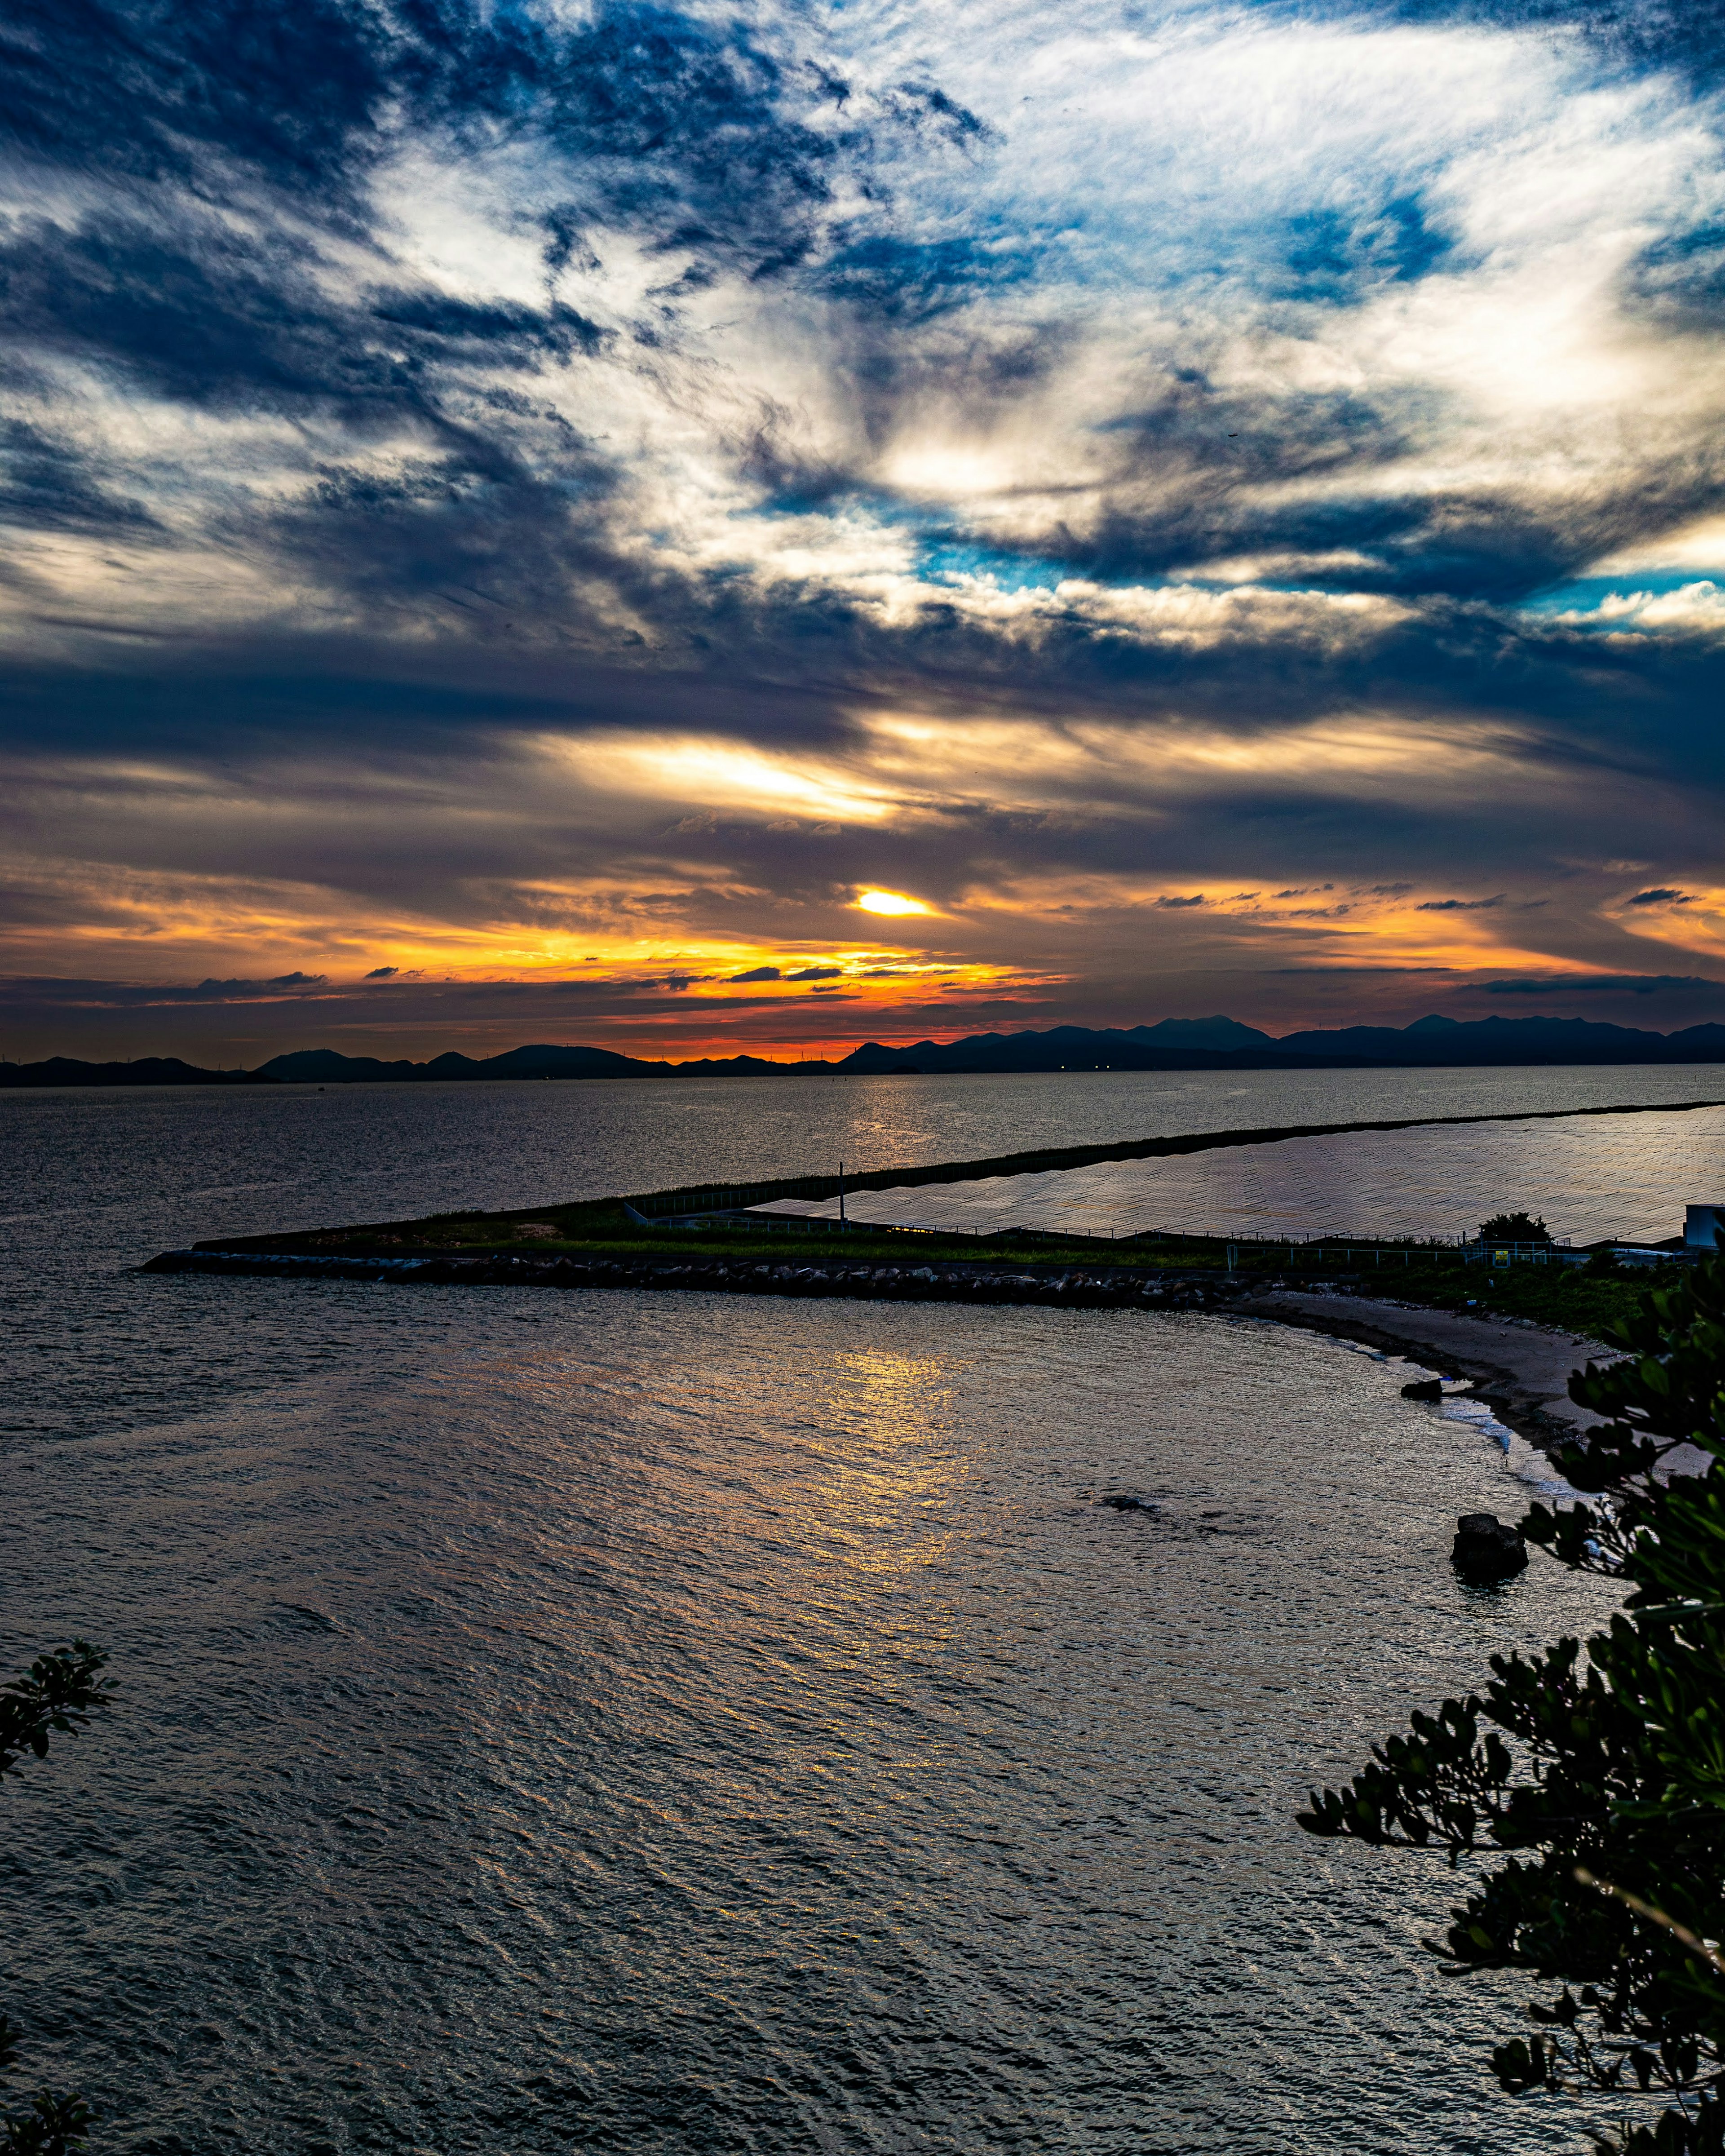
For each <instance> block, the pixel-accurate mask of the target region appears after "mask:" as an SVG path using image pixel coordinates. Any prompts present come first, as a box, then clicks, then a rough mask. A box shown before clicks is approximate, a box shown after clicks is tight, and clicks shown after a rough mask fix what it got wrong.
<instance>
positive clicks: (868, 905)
mask: <svg viewBox="0 0 1725 2156" xmlns="http://www.w3.org/2000/svg"><path fill="white" fill-rule="evenodd" d="M856 902H857V904H858V905H859V906H860V907H861V908H862V910H863V911H864V912H865V913H895V914H896V913H930V912H932V911H933V910H934V909H933V908H932V906H925V905H924V904H923V903H922V900H921V899H920V898H906V896H905V895H904V893H903V892H902V891H865V892H864V893H863V894H862V896H861V897H860V898H859V899H858V900H857V901H856Z"/></svg>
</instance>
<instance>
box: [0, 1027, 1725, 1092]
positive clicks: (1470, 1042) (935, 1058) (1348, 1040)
mask: <svg viewBox="0 0 1725 2156" xmlns="http://www.w3.org/2000/svg"><path fill="white" fill-rule="evenodd" d="M1575 1063H1725V1025H1692V1026H1686V1027H1685V1028H1684V1029H1683V1030H1682V1031H1681V1032H1680V1033H1651V1032H1644V1031H1642V1030H1641V1029H1639V1028H1637V1027H1635V1026H1627V1025H1609V1024H1604V1023H1602V1022H1601V1021H1599V1020H1598V1019H1584V1018H1482V1019H1453V1018H1441V1017H1438V1016H1436V1015H1435V1014H1434V1015H1433V1016H1431V1017H1430V1018H1422V1019H1415V1020H1414V1023H1413V1024H1411V1025H1409V1026H1401V1027H1397V1026H1393V1025H1350V1026H1343V1027H1339V1028H1337V1029H1333V1030H1319V1031H1307V1032H1303V1033H1290V1034H1283V1035H1282V1036H1281V1039H1276V1038H1275V1037H1274V1036H1273V1035H1272V1034H1267V1033H1260V1031H1259V1029H1257V1027H1255V1026H1250V1025H1242V1024H1240V1023H1239V1021H1238V1020H1237V1019H1231V1018H1223V1017H1221V1016H1217V1017H1215V1018H1170V1019H1163V1020H1162V1021H1161V1023H1160V1024H1157V1025H1135V1026H1132V1027H1131V1028H1129V1029H1121V1028H1117V1027H1107V1028H1102V1029H1096V1028H1092V1027H1089V1026H1082V1025H1056V1026H1050V1028H1049V1029H1048V1030H1047V1031H1046V1032H1044V1033H978V1034H971V1035H970V1036H969V1037H968V1039H963V1040H948V1041H939V1040H919V1041H915V1042H912V1043H911V1045H909V1046H908V1047H904V1048H888V1047H885V1046H883V1045H881V1043H880V1042H879V1041H877V1040H870V1041H865V1043H864V1045H862V1046H861V1047H860V1048H858V1049H855V1050H853V1051H852V1052H851V1054H850V1055H846V1056H845V1057H843V1058H842V1059H841V1060H839V1061H838V1062H836V1063H821V1062H805V1063H774V1062H771V1061H769V1060H768V1059H767V1058H766V1057H764V1056H760V1055H727V1056H702V1057H699V1058H696V1059H695V1060H691V1061H689V1062H686V1063H666V1062H649V1061H645V1060H642V1059H641V1058H639V1057H638V1056H634V1055H619V1054H618V1053H617V1051H616V1050H614V1049H609V1048H583V1047H572V1048H558V1047H552V1046H547V1045H542V1046H538V1047H531V1048H511V1049H510V1050H507V1051H506V1053H505V1054H503V1055H486V1056H480V1057H474V1056H470V1055H459V1054H456V1053H455V1052H454V1051H453V1050H451V1051H450V1052H449V1053H448V1054H446V1055H436V1056H434V1057H433V1058H432V1059H431V1060H430V1061H429V1062H427V1063H412V1062H408V1061H407V1060H402V1061H399V1062H385V1061H383V1060H381V1059H380V1058H379V1057H377V1056H375V1055H342V1054H341V1051H340V1050H338V1049H334V1048H301V1049H295V1050H291V1051H290V1053H288V1054H286V1055H274V1056H271V1058H270V1060H269V1061H268V1062H267V1063H265V1064H263V1065H260V1066H259V1069H257V1070H198V1068H197V1067H196V1066H195V1065H193V1064H189V1063H182V1062H181V1061H180V1060H179V1059H178V1058H177V1057H176V1056H146V1057H145V1058H144V1059H143V1060H141V1061H139V1062H136V1063H80V1062H78V1061H76V1060H74V1059H73V1058H71V1057H69V1056H64V1055H56V1056H54V1057H52V1058H50V1059H49V1060H48V1061H47V1062H45V1063H0V1086H255V1085H270V1084H272V1083H285V1084H290V1085H301V1086H305V1085H318V1086H331V1085H354V1084H386V1085H389V1084H393V1085H400V1084H402V1083H403V1082H408V1083H416V1082H419V1081H437V1080H444V1081H448V1080H450V1079H488V1078H653V1077H658V1078H665V1077H692V1078H701V1077H714V1078H718V1077H749V1076H754V1075H762V1076H768V1075H770V1076H773V1077H779V1078H794V1077H816V1076H821V1075H832V1074H834V1073H849V1074H850V1075H853V1076H860V1077H868V1076H877V1075H891V1074H894V1073H897V1072H909V1073H911V1074H912V1075H920V1074H921V1073H922V1072H925V1071H926V1072H929V1073H935V1072H953V1073H957V1072H973V1071H989V1070H1002V1071H1009V1070H1021V1071H1031V1070H1361V1069H1379V1070H1381V1069H1384V1068H1400V1069H1404V1070H1409V1069H1420V1068H1426V1069H1444V1068H1448V1069H1453V1068H1456V1067H1458V1066H1459V1067H1465V1066H1468V1065H1473V1066H1478V1067H1484V1066H1489V1065H1499V1066H1502V1065H1513V1064H1575Z"/></svg>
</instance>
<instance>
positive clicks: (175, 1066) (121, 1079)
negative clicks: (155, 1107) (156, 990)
mask: <svg viewBox="0 0 1725 2156" xmlns="http://www.w3.org/2000/svg"><path fill="white" fill-rule="evenodd" d="M270 1083H271V1081H270V1079H269V1078H268V1077H267V1076H266V1075H264V1072H262V1071H261V1070H199V1069H198V1065H196V1064H195V1063H182V1062H181V1060H180V1059H179V1057H178V1056H177V1055H146V1056H144V1057H142V1058H141V1059H140V1060H138V1061H137V1062H136V1063H80V1061H79V1060H78V1059H77V1058H76V1057H75V1056H73V1055H50V1056H49V1059H48V1060H47V1061H46V1062H45V1063H0V1086H267V1085H269V1084H270Z"/></svg>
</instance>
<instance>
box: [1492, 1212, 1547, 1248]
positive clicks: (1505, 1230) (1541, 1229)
mask: <svg viewBox="0 0 1725 2156" xmlns="http://www.w3.org/2000/svg"><path fill="white" fill-rule="evenodd" d="M1480 1240H1481V1242H1482V1243H1548V1242H1549V1241H1550V1240H1551V1229H1549V1228H1548V1227H1547V1226H1546V1224H1545V1222H1544V1221H1543V1219H1538V1220H1536V1219H1533V1218H1532V1216H1531V1215H1530V1214H1526V1213H1494V1214H1492V1215H1491V1219H1489V1220H1481V1223H1480Z"/></svg>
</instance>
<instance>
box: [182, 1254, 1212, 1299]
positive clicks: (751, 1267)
mask: <svg viewBox="0 0 1725 2156" xmlns="http://www.w3.org/2000/svg"><path fill="white" fill-rule="evenodd" d="M140 1270H142V1271H144V1272H146V1273H229V1274H244V1273H249V1274H253V1275H262V1276H264V1277H266V1278H270V1279H284V1278H286V1279H295V1280H352V1281H397V1282H399V1283H401V1284H402V1285H403V1286H407V1285H411V1284H414V1283H422V1282H423V1283H424V1284H426V1285H428V1286H465V1287H552V1288H606V1287H624V1288H656V1289H678V1288H697V1289H701V1290H704V1291H706V1292H707V1293H709V1294H721V1295H791V1296H851V1297H855V1298H861V1299H864V1300H867V1301H907V1302H982V1303H1036V1304H1045V1305H1052V1306H1055V1307H1057V1308H1060V1309H1068V1310H1070V1309H1081V1310H1210V1309H1224V1308H1227V1307H1228V1306H1230V1305H1232V1304H1234V1303H1235V1302H1237V1301H1240V1298H1241V1297H1242V1296H1244V1295H1245V1293H1246V1292H1247V1290H1246V1286H1245V1282H1244V1281H1239V1280H1230V1278H1228V1276H1226V1275H1220V1276H1218V1275H1216V1274H1204V1275H1190V1274H1180V1275H1175V1276H1168V1274H1166V1273H1160V1272H1158V1273H1154V1274H1152V1273H1147V1272H1139V1271H1136V1270H1128V1269H1127V1267H1125V1266H1119V1265H1108V1266H1098V1267H1096V1268H1094V1269H1092V1270H1086V1269H1085V1268H1083V1267H1081V1266H1074V1265H1050V1266H1046V1267H1039V1266H1013V1267H1011V1268H1007V1267H1004V1266H1001V1265H967V1264H964V1263H962V1262H954V1261H952V1260H943V1261H939V1262H931V1263H930V1264H927V1265H865V1264H846V1263H845V1262H844V1261H842V1260H839V1261H835V1262H829V1263H826V1264H822V1265H793V1264H788V1263H786V1262H784V1261H783V1260H772V1259H762V1260H752V1259H746V1258H745V1259H736V1258H691V1259H688V1260H682V1261H678V1260H671V1261H670V1262H667V1261H666V1260H664V1259H660V1258H572V1257H567V1256H558V1257H549V1256H547V1257H515V1256H504V1255H489V1254H488V1255H485V1256H482V1257H457V1256H448V1257H445V1256H441V1255H425V1256H416V1257H400V1258H398V1257H382V1256H378V1257H368V1256H364V1255H359V1254H357V1253H354V1254H351V1255H341V1256H340V1257H326V1256H324V1255H321V1253H319V1252H315V1251H310V1250H221V1249H203V1248H198V1249H194V1250H164V1251H163V1252H162V1255H160V1256H159V1257H154V1258H151V1260H149V1262H148V1264H147V1265H144V1266H142V1267H141V1269H140Z"/></svg>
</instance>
